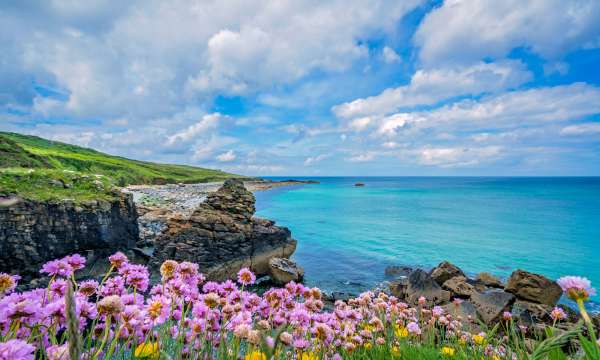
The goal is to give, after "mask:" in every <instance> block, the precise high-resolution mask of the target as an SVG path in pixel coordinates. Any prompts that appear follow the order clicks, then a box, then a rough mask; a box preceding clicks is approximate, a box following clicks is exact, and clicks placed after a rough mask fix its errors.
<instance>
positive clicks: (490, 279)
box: [475, 272, 503, 288]
mask: <svg viewBox="0 0 600 360" xmlns="http://www.w3.org/2000/svg"><path fill="white" fill-rule="evenodd" d="M475 280H477V282H479V283H481V284H483V285H485V286H487V287H494V288H502V287H503V285H502V281H500V279H498V278H497V277H495V276H494V275H492V274H490V273H487V272H480V273H479V274H477V276H476V277H475Z"/></svg>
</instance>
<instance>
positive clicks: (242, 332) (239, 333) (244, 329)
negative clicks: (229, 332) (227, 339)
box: [233, 324, 252, 339]
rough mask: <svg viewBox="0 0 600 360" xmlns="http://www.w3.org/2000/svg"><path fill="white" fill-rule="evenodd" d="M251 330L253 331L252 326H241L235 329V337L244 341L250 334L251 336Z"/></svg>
mask: <svg viewBox="0 0 600 360" xmlns="http://www.w3.org/2000/svg"><path fill="white" fill-rule="evenodd" d="M250 330H252V328H251V327H250V325H248V324H239V325H238V326H236V327H235V329H233V335H235V336H236V337H238V338H240V339H244V338H247V337H248V334H250Z"/></svg>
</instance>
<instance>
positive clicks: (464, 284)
mask: <svg viewBox="0 0 600 360" xmlns="http://www.w3.org/2000/svg"><path fill="white" fill-rule="evenodd" d="M442 288H444V289H446V290H448V291H450V292H452V293H453V294H454V295H456V296H458V297H461V298H464V297H466V298H468V297H470V296H471V295H473V293H474V292H475V287H474V286H473V285H471V284H469V282H468V279H467V278H466V277H464V276H455V277H453V278H450V279H448V280H446V282H445V283H444V284H443V285H442Z"/></svg>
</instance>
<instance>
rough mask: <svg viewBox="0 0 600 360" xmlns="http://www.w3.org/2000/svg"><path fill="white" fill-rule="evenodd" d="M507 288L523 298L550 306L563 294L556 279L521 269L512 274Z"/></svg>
mask: <svg viewBox="0 0 600 360" xmlns="http://www.w3.org/2000/svg"><path fill="white" fill-rule="evenodd" d="M505 290H506V291H508V292H510V293H513V294H515V295H516V296H517V297H519V298H521V299H524V300H529V301H532V302H536V303H539V304H546V305H549V306H554V305H555V304H556V302H557V301H558V299H560V296H561V294H562V290H561V288H560V286H558V284H557V283H556V282H555V281H552V280H550V279H548V278H546V277H544V276H542V275H539V274H534V273H530V272H527V271H524V270H520V269H519V270H515V271H514V272H513V273H512V274H511V275H510V278H508V283H507V284H506V288H505Z"/></svg>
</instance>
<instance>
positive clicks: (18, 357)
mask: <svg viewBox="0 0 600 360" xmlns="http://www.w3.org/2000/svg"><path fill="white" fill-rule="evenodd" d="M34 350H35V348H34V347H33V346H32V345H29V344H28V343H26V342H25V341H22V340H8V341H7V342H3V343H0V360H33V351H34Z"/></svg>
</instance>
